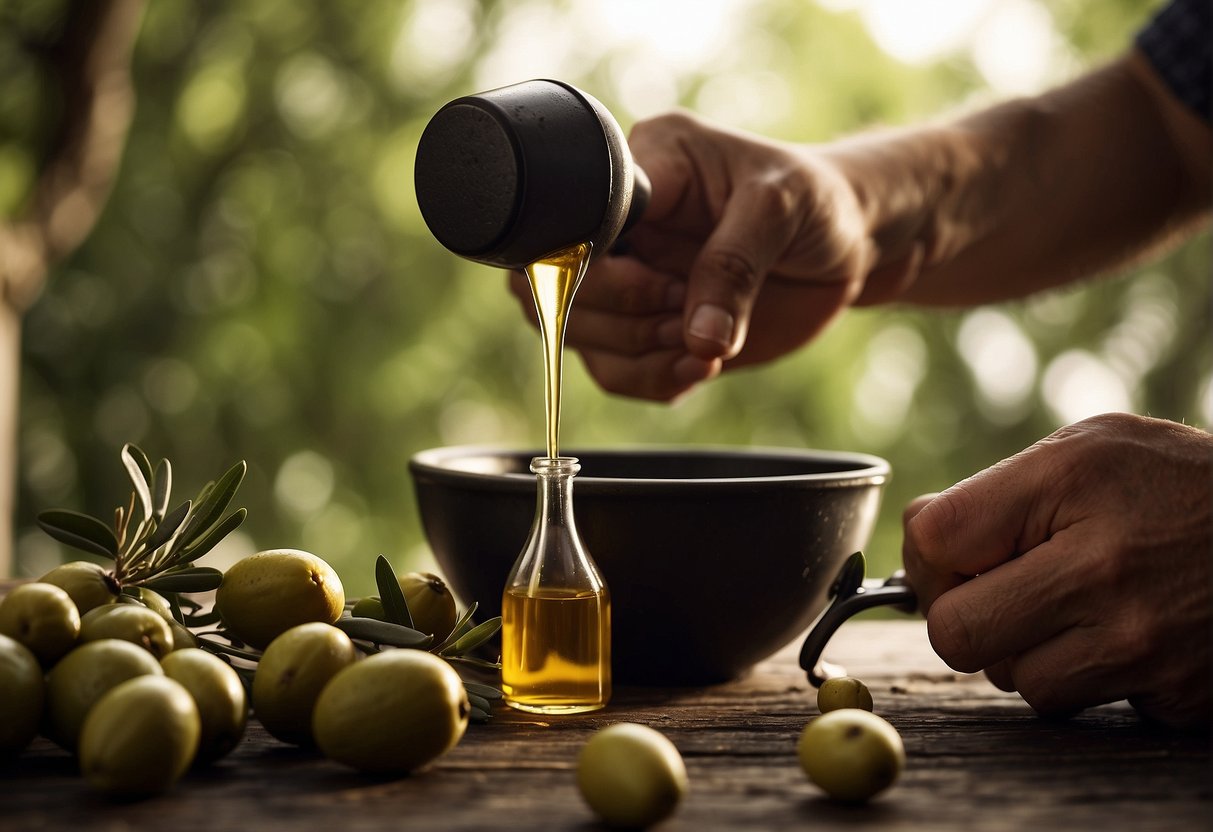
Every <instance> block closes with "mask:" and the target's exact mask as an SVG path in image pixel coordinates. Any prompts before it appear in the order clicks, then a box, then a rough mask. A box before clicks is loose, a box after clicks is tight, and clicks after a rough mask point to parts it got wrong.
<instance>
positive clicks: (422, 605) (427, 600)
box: [397, 572, 456, 644]
mask: <svg viewBox="0 0 1213 832" xmlns="http://www.w3.org/2000/svg"><path fill="white" fill-rule="evenodd" d="M397 583H399V584H400V591H401V592H403V593H404V600H405V602H406V603H408V605H409V614H410V615H412V617H413V627H414V628H416V629H418V630H420V631H421V632H423V633H427V634H429V635H432V636H433V637H434V643H435V644H437V643H439V642H441V641H442V640H443V639H445V638H446V637H447V636H449V635H450V634H451V630H453V629H455V620H456V614H455V613H456V611H455V596H453V595H451V591H450V590H449V589H447V587H446V584H445V583H444V582H443V580H442V578H439V577H438V576H437V575H431V574H430V573H429V572H406V573H405V574H403V575H401V576H400V577H399V579H397Z"/></svg>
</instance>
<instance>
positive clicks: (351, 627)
mask: <svg viewBox="0 0 1213 832" xmlns="http://www.w3.org/2000/svg"><path fill="white" fill-rule="evenodd" d="M333 626H334V627H337V628H338V629H339V630H342V631H344V632H345V634H346V635H347V636H349V637H350V638H354V639H362V640H364V641H369V642H372V643H374V644H386V645H388V646H389V647H417V648H423V647H429V646H430V644H432V643H433V641H434V637H433V636H431V635H426V634H425V633H422V632H419V631H417V630H414V629H413V628H412V627H405V626H403V625H401V624H393V623H391V622H390V621H379V620H377V619H374V618H346V617H342V618H339V619H337V621H336V623H335V624H334V625H333Z"/></svg>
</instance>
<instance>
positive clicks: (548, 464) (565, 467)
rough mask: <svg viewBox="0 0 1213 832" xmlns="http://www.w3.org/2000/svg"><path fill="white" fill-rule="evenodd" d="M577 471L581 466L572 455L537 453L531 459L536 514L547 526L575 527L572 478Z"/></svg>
mask: <svg viewBox="0 0 1213 832" xmlns="http://www.w3.org/2000/svg"><path fill="white" fill-rule="evenodd" d="M580 470H581V465H579V464H578V462H577V459H576V458H575V457H571V456H560V457H546V456H537V457H535V458H534V459H532V460H531V471H532V472H533V473H534V474H535V480H536V485H537V491H538V494H537V497H538V501H539V504H538V506H537V507H536V508H537V510H538V514H537V517H541V518H544V522H545V523H546V524H547V525H548V526H564V527H566V528H568V529H572V528H573V527H574V522H573V477H575V476H576V475H577V472H578V471H580Z"/></svg>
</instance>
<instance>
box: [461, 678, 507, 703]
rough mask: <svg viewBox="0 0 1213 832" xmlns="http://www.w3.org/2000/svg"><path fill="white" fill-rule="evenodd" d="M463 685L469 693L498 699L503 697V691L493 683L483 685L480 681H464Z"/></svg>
mask: <svg viewBox="0 0 1213 832" xmlns="http://www.w3.org/2000/svg"><path fill="white" fill-rule="evenodd" d="M463 686H464V688H466V689H467V692H468V693H469V694H473V693H474V694H476V695H477V696H480V697H483V698H485V699H492V700H497V699H500V698H501V697H502V693H501V691H500V690H499V689H497V688H495V687H493V686H492V685H482V684H480V683H479V682H468V681H464V683H463Z"/></svg>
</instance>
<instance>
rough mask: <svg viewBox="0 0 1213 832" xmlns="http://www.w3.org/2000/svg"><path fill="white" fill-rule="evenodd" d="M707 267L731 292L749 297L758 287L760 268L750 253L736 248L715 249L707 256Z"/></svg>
mask: <svg viewBox="0 0 1213 832" xmlns="http://www.w3.org/2000/svg"><path fill="white" fill-rule="evenodd" d="M705 261H706V262H705V265H706V266H707V267H708V268H709V269H710V270H711V271H712V273H713V274H714V275H715V276H716V278H717V279H718V280H719V281H720V282H722V283H723V284H724V285H725V287H726V288H727V289H728V291H729V292H731V293H733V294H735V295H749V294H750V293H751V292H753V291H754V289H755V288H756V287H757V286H758V283H759V274H758V267H757V266H756V265H755V263H754V258H753V256H752V255H751V254H750V253H749V252H745V251H741V250H739V249H737V248H734V247H724V248H717V249H713V250H711V251H709V252H707V253H706V255H705Z"/></svg>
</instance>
